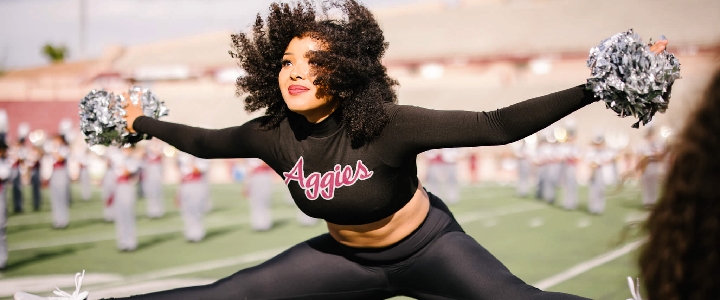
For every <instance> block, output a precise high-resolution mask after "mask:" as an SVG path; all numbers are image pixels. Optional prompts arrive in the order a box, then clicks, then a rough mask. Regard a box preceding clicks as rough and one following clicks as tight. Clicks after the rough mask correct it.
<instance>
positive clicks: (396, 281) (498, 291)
mask: <svg viewBox="0 0 720 300" xmlns="http://www.w3.org/2000/svg"><path fill="white" fill-rule="evenodd" d="M427 247H428V248H427V249H425V250H423V251H424V252H422V253H421V254H419V256H418V257H416V258H415V259H411V260H410V261H409V262H408V263H407V265H406V266H404V267H403V268H399V269H401V271H397V272H393V273H391V274H389V275H388V277H389V279H390V284H391V285H392V286H393V287H395V288H398V289H400V290H401V291H402V294H404V295H407V296H411V297H416V298H419V299H426V300H435V299H437V300H439V299H467V300H514V299H518V300H549V299H562V300H578V299H586V298H582V297H578V296H573V295H568V294H562V293H552V292H543V291H541V290H539V289H537V288H535V287H533V286H530V285H528V284H526V283H525V282H523V281H522V280H520V279H519V278H517V277H516V276H515V275H513V274H512V273H511V272H510V270H508V269H507V268H506V267H505V266H504V265H503V264H502V263H501V262H500V261H499V260H497V259H496V258H495V257H494V256H493V255H492V254H490V252H488V251H487V250H486V249H485V248H483V247H482V246H480V244H478V243H477V242H476V241H475V240H474V239H473V238H472V237H470V236H468V235H467V234H465V233H463V232H450V233H447V234H445V235H443V236H441V237H440V238H438V240H437V241H435V242H433V243H432V244H430V245H428V246H427Z"/></svg>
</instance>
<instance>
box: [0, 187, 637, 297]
mask: <svg viewBox="0 0 720 300" xmlns="http://www.w3.org/2000/svg"><path fill="white" fill-rule="evenodd" d="M175 188H176V187H175V186H167V187H166V194H165V195H166V198H167V209H168V210H169V211H168V213H167V214H166V216H165V217H164V218H162V219H148V218H146V217H145V216H144V212H145V205H146V202H145V201H144V200H142V199H141V200H139V201H138V203H137V215H138V218H137V231H138V235H139V247H138V249H137V250H136V251H134V252H118V251H117V250H116V248H115V228H114V225H113V224H112V223H106V222H104V221H103V219H102V207H103V204H102V202H101V201H100V200H99V191H97V190H96V191H95V193H94V197H93V199H92V200H91V201H87V202H83V201H79V200H75V201H74V202H73V204H72V208H71V219H72V221H71V223H70V226H69V227H68V228H66V229H60V230H55V229H51V227H50V211H49V205H48V201H47V190H44V194H43V196H44V197H45V199H44V203H43V209H42V211H41V212H37V213H35V212H26V213H24V214H19V215H15V214H12V213H10V217H9V220H8V224H7V241H8V247H9V249H10V252H9V261H8V266H7V269H6V270H4V271H2V273H0V299H9V298H8V297H10V296H11V295H12V293H13V292H15V291H17V290H24V291H29V292H34V293H40V294H42V295H50V291H51V290H52V289H54V287H55V286H59V287H60V288H62V289H63V290H65V291H67V292H72V291H73V290H74V281H73V275H74V274H75V273H76V272H79V271H82V270H86V277H85V282H84V283H83V288H82V290H87V291H90V299H97V298H98V297H109V296H126V295H131V294H134V293H141V292H148V291H153V290H163V289H168V288H175V287H180V286H187V285H195V284H204V283H209V282H212V281H213V280H215V279H218V278H222V277H225V276H228V275H230V274H232V273H234V272H235V271H237V270H239V269H242V268H246V267H250V266H253V265H257V264H259V263H261V262H262V261H264V260H266V259H268V258H269V257H272V256H273V255H275V254H277V253H278V252H280V251H282V250H283V249H286V248H288V247H290V246H292V245H294V244H296V243H298V242H300V241H303V240H305V239H307V238H310V237H313V236H315V235H318V234H320V233H322V232H324V231H325V230H326V229H325V224H324V223H322V222H321V223H319V224H318V225H316V226H314V227H300V226H299V225H298V223H297V222H296V220H295V216H296V212H297V211H296V208H295V207H294V206H293V205H292V204H290V203H287V202H286V201H285V200H284V199H283V197H282V195H283V193H281V192H280V191H277V192H276V193H275V197H274V200H273V201H274V202H273V218H274V220H275V226H274V228H273V229H272V230H270V231H268V232H253V231H251V230H250V227H249V224H248V220H249V215H248V204H247V201H246V200H245V199H244V197H243V195H242V186H241V185H239V184H227V185H213V186H212V202H213V209H212V211H210V212H209V213H208V214H207V216H206V219H205V225H206V227H207V231H208V234H207V238H206V239H205V240H204V241H203V242H201V243H188V242H186V241H185V239H184V238H183V235H182V228H183V223H182V219H181V217H180V214H179V212H178V210H177V208H176V207H175V205H174V201H173V199H174V194H175ZM280 188H283V187H282V185H279V186H278V189H280ZM609 190H610V189H609ZM26 195H27V194H26ZM73 195H78V191H77V189H76V187H73ZM25 198H26V204H25V207H26V208H27V207H31V206H30V203H29V200H28V199H27V198H29V197H27V196H26V197H25ZM586 198H587V190H586V189H584V188H581V189H580V201H581V205H580V208H579V210H577V211H565V210H563V209H561V208H560V207H558V206H553V205H548V204H545V203H543V202H539V201H537V200H535V199H533V198H518V197H516V196H515V193H514V189H513V188H512V187H503V186H497V185H486V186H467V187H463V188H462V200H461V202H460V203H458V204H455V205H451V206H450V209H451V210H452V211H453V213H454V214H455V216H456V218H457V219H458V221H460V223H461V224H462V226H463V227H464V229H465V231H466V232H467V233H468V234H470V235H471V236H473V237H474V238H475V239H476V240H478V241H479V242H480V244H482V245H483V246H484V247H486V248H487V249H489V250H490V252H492V253H493V254H494V255H495V256H496V257H498V258H499V259H500V260H501V261H502V262H503V263H505V265H506V266H507V267H508V268H509V269H510V270H511V271H512V272H513V273H514V274H516V275H517V276H519V277H520V278H521V279H523V280H524V281H526V282H528V283H530V284H533V285H536V286H538V287H540V288H542V289H544V290H550V291H561V292H567V293H572V294H577V295H581V296H585V297H588V298H592V299H613V300H618V299H627V298H629V297H630V292H629V290H628V287H627V279H626V277H627V276H636V275H637V271H636V267H635V261H636V255H637V251H636V250H635V249H637V247H638V246H640V245H641V244H640V243H641V242H640V239H641V234H640V233H638V230H637V228H636V227H637V226H634V225H633V224H636V223H637V222H638V221H640V220H642V219H643V218H644V217H645V216H646V215H647V213H646V212H644V211H643V210H642V209H641V207H640V204H639V203H640V194H639V190H638V189H637V188H635V187H629V188H626V189H625V190H623V191H620V192H613V191H609V192H608V204H607V210H606V212H605V214H603V215H601V216H594V215H590V214H588V213H586V209H585V200H586ZM560 200H562V199H560ZM9 202H10V201H8V204H9ZM8 208H9V209H10V208H11V207H8ZM396 299H401V298H396ZM403 299H407V298H403Z"/></svg>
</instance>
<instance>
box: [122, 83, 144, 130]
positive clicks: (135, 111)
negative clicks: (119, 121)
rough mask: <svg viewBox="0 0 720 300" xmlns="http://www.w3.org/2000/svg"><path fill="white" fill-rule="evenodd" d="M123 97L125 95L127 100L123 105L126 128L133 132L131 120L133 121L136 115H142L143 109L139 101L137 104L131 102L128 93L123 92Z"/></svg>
mask: <svg viewBox="0 0 720 300" xmlns="http://www.w3.org/2000/svg"><path fill="white" fill-rule="evenodd" d="M123 97H125V99H127V100H128V101H127V105H125V107H124V109H125V122H126V123H127V127H126V128H127V130H128V131H130V132H131V133H135V129H133V127H132V126H133V122H135V119H137V117H139V116H142V115H143V110H142V107H141V106H140V103H139V102H138V104H133V103H132V101H130V100H129V99H130V95H129V94H128V93H127V92H125V93H123Z"/></svg>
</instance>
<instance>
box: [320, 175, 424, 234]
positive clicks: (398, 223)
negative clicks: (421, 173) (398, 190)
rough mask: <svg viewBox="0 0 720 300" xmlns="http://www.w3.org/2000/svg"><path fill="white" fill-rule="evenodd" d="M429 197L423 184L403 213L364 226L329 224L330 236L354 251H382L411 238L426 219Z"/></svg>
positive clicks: (419, 186) (403, 208)
mask: <svg viewBox="0 0 720 300" xmlns="http://www.w3.org/2000/svg"><path fill="white" fill-rule="evenodd" d="M429 210H430V198H429V197H428V194H427V193H426V192H425V190H424V189H423V188H422V185H421V184H418V188H417V190H416V191H415V195H414V196H413V197H412V199H410V201H409V202H408V203H407V204H405V206H403V207H402V208H401V209H400V210H398V211H397V212H395V213H394V214H392V215H390V216H389V217H387V218H384V219H382V220H380V221H377V222H373V223H369V224H362V225H338V224H333V223H329V222H328V223H327V227H328V230H329V231H330V235H331V236H332V237H333V238H335V240H336V241H338V242H340V243H341V244H343V245H346V246H349V247H355V248H382V247H387V246H390V245H392V244H395V243H397V242H399V241H400V240H402V239H403V238H405V237H406V236H408V235H410V233H412V232H413V231H414V230H415V229H417V228H418V227H419V226H420V224H422V222H423V221H424V220H425V217H426V216H427V214H428V211H429Z"/></svg>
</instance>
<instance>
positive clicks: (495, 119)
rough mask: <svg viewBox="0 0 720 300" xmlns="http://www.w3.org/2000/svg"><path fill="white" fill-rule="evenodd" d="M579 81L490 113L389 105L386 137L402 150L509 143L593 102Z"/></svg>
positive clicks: (404, 151) (415, 150) (419, 151)
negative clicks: (389, 119) (574, 85)
mask: <svg viewBox="0 0 720 300" xmlns="http://www.w3.org/2000/svg"><path fill="white" fill-rule="evenodd" d="M594 101H595V99H594V97H593V94H592V91H588V90H586V89H585V88H584V85H579V86H576V87H573V88H570V89H567V90H564V91H560V92H556V93H552V94H549V95H545V96H541V97H537V98H533V99H529V100H525V101H523V102H519V103H516V104H513V105H510V106H508V107H505V108H501V109H497V110H494V111H487V112H472V111H442V110H432V109H425V108H420V107H415V106H405V105H393V106H390V107H389V110H390V111H389V113H390V115H391V121H390V123H389V124H388V127H387V128H386V131H387V132H386V133H387V135H386V136H384V138H390V139H392V140H393V141H394V143H396V145H397V147H398V148H397V150H400V152H402V153H403V154H417V153H421V152H424V151H427V150H430V149H436V148H453V147H477V146H492V145H503V144H508V143H511V142H514V141H517V140H519V139H522V138H524V137H526V136H528V135H530V134H532V133H535V132H537V131H539V130H541V129H543V128H545V127H547V126H549V125H551V124H553V123H555V122H557V121H558V120H560V119H562V118H563V117H565V116H567V115H569V114H570V113H572V112H574V111H576V110H578V109H580V108H581V107H584V106H585V105H588V104H590V103H592V102H594Z"/></svg>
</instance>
